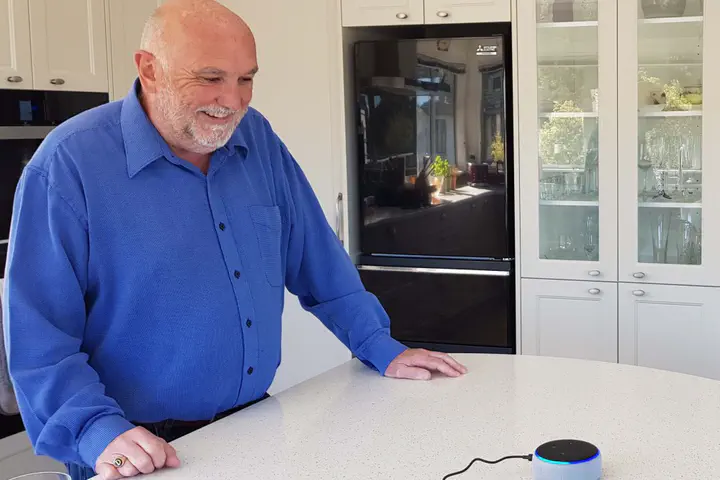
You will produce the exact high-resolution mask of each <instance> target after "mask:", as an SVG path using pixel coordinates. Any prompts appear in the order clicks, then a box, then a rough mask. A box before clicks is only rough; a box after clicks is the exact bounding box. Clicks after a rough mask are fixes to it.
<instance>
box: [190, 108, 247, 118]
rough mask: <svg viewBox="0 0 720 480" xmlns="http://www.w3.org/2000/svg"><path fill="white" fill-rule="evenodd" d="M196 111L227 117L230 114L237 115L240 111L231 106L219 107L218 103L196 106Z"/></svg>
mask: <svg viewBox="0 0 720 480" xmlns="http://www.w3.org/2000/svg"><path fill="white" fill-rule="evenodd" d="M196 112H202V113H208V114H210V115H214V116H216V117H229V116H231V115H237V114H238V113H240V110H235V109H233V108H227V107H221V106H219V105H207V106H204V107H200V108H198V109H197V110H196Z"/></svg>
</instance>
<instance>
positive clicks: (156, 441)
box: [136, 433, 167, 468]
mask: <svg viewBox="0 0 720 480" xmlns="http://www.w3.org/2000/svg"><path fill="white" fill-rule="evenodd" d="M136 442H137V444H138V445H139V446H140V448H142V449H143V450H145V453H147V454H148V455H149V456H150V459H151V460H152V463H153V466H154V467H155V468H163V467H164V466H165V461H166V460H167V453H166V452H165V446H164V445H163V444H165V443H167V442H165V440H163V439H161V438H158V437H156V436H154V435H151V434H150V433H148V434H147V435H143V436H141V437H139V438H138V439H137V440H136Z"/></svg>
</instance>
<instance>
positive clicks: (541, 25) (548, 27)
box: [537, 20, 598, 29]
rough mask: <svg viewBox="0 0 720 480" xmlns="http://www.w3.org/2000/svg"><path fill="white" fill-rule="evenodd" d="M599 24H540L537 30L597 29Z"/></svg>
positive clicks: (590, 22)
mask: <svg viewBox="0 0 720 480" xmlns="http://www.w3.org/2000/svg"><path fill="white" fill-rule="evenodd" d="M597 26H598V22H597V20H595V21H587V22H543V23H538V24H537V28H542V29H550V28H593V27H597Z"/></svg>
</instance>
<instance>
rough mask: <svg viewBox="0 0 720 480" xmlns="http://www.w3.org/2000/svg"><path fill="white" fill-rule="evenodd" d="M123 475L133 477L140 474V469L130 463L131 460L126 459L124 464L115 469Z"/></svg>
mask: <svg viewBox="0 0 720 480" xmlns="http://www.w3.org/2000/svg"><path fill="white" fill-rule="evenodd" d="M117 471H118V472H120V474H121V475H122V476H123V477H134V476H136V475H140V471H139V470H138V469H137V468H136V467H135V465H133V464H132V461H131V460H130V459H128V460H127V461H126V462H125V464H124V465H123V466H122V467H120V468H118V469H117Z"/></svg>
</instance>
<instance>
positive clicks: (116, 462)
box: [113, 455, 127, 468]
mask: <svg viewBox="0 0 720 480" xmlns="http://www.w3.org/2000/svg"><path fill="white" fill-rule="evenodd" d="M126 461H127V457H125V456H124V455H118V456H117V457H115V458H114V459H113V465H115V468H120V467H122V466H123V465H125V462H126Z"/></svg>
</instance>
